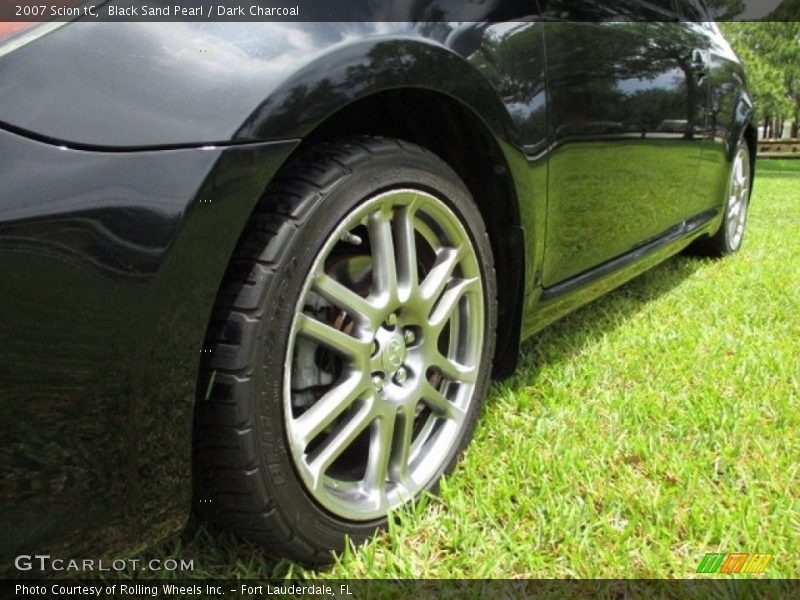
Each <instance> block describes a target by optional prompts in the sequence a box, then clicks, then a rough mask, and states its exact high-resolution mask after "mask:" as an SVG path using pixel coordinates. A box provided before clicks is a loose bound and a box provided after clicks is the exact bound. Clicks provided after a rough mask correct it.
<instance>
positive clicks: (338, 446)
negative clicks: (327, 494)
mask: <svg viewBox="0 0 800 600" xmlns="http://www.w3.org/2000/svg"><path fill="white" fill-rule="evenodd" d="M373 405H374V400H372V399H371V400H369V401H367V402H365V403H364V404H363V406H361V407H359V409H358V411H357V412H356V413H355V414H354V415H352V416H351V417H350V418H349V419H347V420H346V421H345V422H343V423H342V424H341V425H340V426H339V427H338V428H337V429H336V431H335V432H334V433H332V434H331V435H330V437H328V438H327V439H326V440H325V441H324V442H323V443H322V445H321V446H320V448H319V449H317V450H316V451H315V452H314V458H313V459H312V460H311V462H310V463H308V468H309V470H310V471H311V473H312V474H313V477H314V487H317V486H319V485H320V484H321V482H322V477H323V475H325V472H326V471H327V470H328V468H329V467H330V466H331V464H332V463H333V461H335V460H336V459H337V458H339V457H340V456H341V455H342V452H344V451H345V450H347V449H348V448H349V447H350V446H351V445H352V443H353V442H354V441H355V440H356V438H357V437H358V436H359V435H361V432H362V431H364V429H366V427H367V426H368V425H369V424H370V423H371V422H372V421H373V420H374V419H375V415H374V413H373Z"/></svg>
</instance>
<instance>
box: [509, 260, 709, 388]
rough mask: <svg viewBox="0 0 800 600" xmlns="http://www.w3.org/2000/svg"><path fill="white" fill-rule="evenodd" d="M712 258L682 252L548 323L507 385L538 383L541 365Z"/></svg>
mask: <svg viewBox="0 0 800 600" xmlns="http://www.w3.org/2000/svg"><path fill="white" fill-rule="evenodd" d="M707 261H708V259H703V258H699V257H695V256H691V255H688V254H679V255H677V256H674V257H672V258H670V259H668V260H667V261H665V262H663V263H661V264H659V265H657V266H655V267H653V268H652V269H650V270H648V271H646V272H645V273H643V274H641V275H639V276H638V277H636V278H634V279H632V280H631V281H629V282H628V283H626V284H624V285H622V286H621V287H619V288H617V289H615V290H613V291H611V292H609V293H608V294H605V295H603V296H601V297H600V298H598V299H596V300H594V301H592V302H590V303H589V304H587V305H585V306H583V307H581V308H579V309H577V310H576V311H575V312H572V313H570V314H568V315H566V316H565V317H563V318H561V319H560V320H558V321H556V322H555V323H552V324H551V325H549V326H547V327H546V328H544V329H543V330H541V331H540V332H538V333H537V334H535V335H534V336H533V337H532V338H530V339H529V340H527V341H525V342H524V343H523V344H522V348H521V353H520V359H519V364H518V365H517V373H516V375H515V376H514V377H512V378H511V379H510V380H508V381H507V382H505V383H504V385H505V386H514V385H534V384H535V383H536V378H537V376H538V369H537V368H536V367H537V366H538V365H542V364H553V363H559V362H563V361H566V360H568V359H569V358H571V357H573V356H575V355H576V354H579V353H580V352H581V351H582V349H583V348H584V347H585V346H586V345H587V344H591V343H592V342H593V341H595V340H596V339H598V338H599V337H602V336H603V335H606V334H608V333H609V332H612V331H614V330H615V329H617V328H618V327H620V326H621V325H623V324H624V323H625V322H626V321H627V320H628V319H630V318H631V317H633V316H634V315H636V314H638V313H640V312H641V311H642V310H644V309H645V307H646V306H647V305H648V304H649V303H650V302H652V301H654V300H657V299H658V298H660V297H661V296H663V295H664V294H666V293H668V292H669V291H671V290H673V289H674V288H676V287H678V286H679V285H680V284H681V283H683V282H684V281H685V280H686V279H688V278H689V277H691V276H692V275H693V274H694V273H695V272H696V271H697V270H698V269H699V268H700V267H702V265H703V264H706V262H707Z"/></svg>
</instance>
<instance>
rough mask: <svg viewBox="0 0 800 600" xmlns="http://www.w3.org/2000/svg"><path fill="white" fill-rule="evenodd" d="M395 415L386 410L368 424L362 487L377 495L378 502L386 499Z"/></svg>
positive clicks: (383, 501)
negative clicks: (366, 456) (368, 436)
mask: <svg viewBox="0 0 800 600" xmlns="http://www.w3.org/2000/svg"><path fill="white" fill-rule="evenodd" d="M394 423H395V415H394V413H393V412H391V411H388V412H387V414H384V415H381V416H380V417H378V418H377V419H375V420H374V421H373V422H372V425H371V426H370V429H371V431H370V442H369V457H368V459H367V468H366V471H365V473H364V482H363V485H364V489H365V490H366V491H367V492H368V493H369V494H371V495H373V496H375V495H377V496H378V498H377V500H378V502H379V504H381V505H382V504H384V503H385V502H386V501H387V500H386V476H387V475H388V473H389V458H390V456H391V452H392V437H393V436H394Z"/></svg>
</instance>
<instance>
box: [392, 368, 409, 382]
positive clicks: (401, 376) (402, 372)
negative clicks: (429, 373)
mask: <svg viewBox="0 0 800 600" xmlns="http://www.w3.org/2000/svg"><path fill="white" fill-rule="evenodd" d="M406 379H408V371H406V368H405V367H400V368H399V369H397V372H396V373H395V374H394V381H395V383H404V382H405V380H406Z"/></svg>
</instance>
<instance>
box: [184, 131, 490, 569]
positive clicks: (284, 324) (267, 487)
mask: <svg viewBox="0 0 800 600" xmlns="http://www.w3.org/2000/svg"><path fill="white" fill-rule="evenodd" d="M408 186H411V187H413V188H415V189H418V190H420V189H421V190H425V191H427V192H428V193H430V194H431V195H433V196H435V197H436V198H438V199H439V200H441V201H443V202H444V203H445V204H446V205H447V206H448V207H449V208H450V209H451V210H452V212H453V213H454V214H456V215H457V216H458V219H459V220H460V222H461V223H462V224H463V227H464V229H465V230H466V231H467V232H468V233H469V237H470V239H471V242H472V247H473V249H474V251H475V255H476V259H477V264H479V265H480V273H481V278H482V282H483V284H482V296H483V306H484V307H485V319H484V334H483V348H484V350H483V353H482V354H481V355H480V361H479V365H478V368H477V376H476V379H477V381H476V383H475V384H474V392H473V400H472V401H471V403H470V404H469V406H470V409H469V411H468V414H467V415H466V418H465V420H464V422H465V423H466V425H465V426H464V427H463V434H462V435H461V436H460V438H458V441H457V443H454V444H453V447H452V449H451V450H450V453H449V455H448V456H447V459H446V461H445V462H444V463H443V465H442V468H441V469H439V471H438V472H437V474H436V476H435V477H433V479H432V480H431V481H430V482H429V483H428V484H427V485H426V486H425V489H426V490H433V491H435V489H436V485H437V482H438V480H439V479H440V478H441V475H443V474H445V473H447V472H449V471H450V470H451V469H452V468H453V467H454V465H455V463H456V462H457V460H458V457H459V455H460V453H461V451H462V450H463V449H464V447H465V446H466V445H467V444H468V442H469V440H470V438H471V437H472V433H473V430H474V427H475V424H476V420H477V418H478V416H479V413H480V410H481V406H482V399H483V396H484V395H485V392H486V389H487V386H488V384H489V377H490V371H491V362H492V359H493V352H494V345H495V329H496V322H497V308H496V284H495V272H494V266H493V262H492V253H491V248H490V244H489V239H488V234H487V232H486V228H485V225H484V223H483V220H482V218H481V215H480V212H479V211H478V209H477V207H476V205H475V203H474V202H473V200H472V198H471V196H470V193H469V191H468V190H467V188H466V186H465V185H464V184H463V183H462V182H461V180H460V179H459V178H458V176H457V175H456V174H455V173H454V172H453V171H452V170H451V169H450V168H449V166H448V165H447V164H445V163H444V162H443V161H442V160H440V159H439V158H438V157H436V156H434V155H433V154H431V153H430V152H428V151H426V150H424V149H422V148H420V147H418V146H415V145H412V144H409V143H405V142H401V141H398V140H392V139H385V138H375V137H358V138H350V139H345V140H341V141H337V142H334V143H325V144H322V145H319V146H318V147H316V148H313V149H311V150H309V151H306V152H304V153H302V154H301V155H300V156H298V157H297V158H295V159H293V160H292V161H291V163H290V164H289V165H288V166H287V167H285V168H284V169H282V171H281V173H280V174H279V176H278V177H277V178H276V180H275V181H274V182H273V183H272V184H271V185H270V186H269V189H268V190H267V192H266V194H265V196H264V198H263V199H262V201H261V202H260V203H259V206H258V208H257V209H256V212H255V213H254V214H253V216H252V218H251V219H250V222H249V224H248V225H247V227H246V230H245V231H244V233H243V235H242V237H241V240H240V242H239V244H238V247H237V249H236V251H235V254H234V256H233V258H232V260H231V262H230V266H229V268H228V271H227V273H226V276H225V279H224V282H223V284H222V287H221V290H220V292H219V295H218V299H217V303H216V307H215V310H214V313H213V318H212V323H211V325H210V326H209V332H208V335H207V340H206V348H209V349H211V353H210V354H208V355H207V356H206V358H205V359H204V365H203V369H202V372H201V374H200V378H199V385H198V400H197V408H196V417H195V440H194V444H195V456H194V460H195V464H194V476H195V506H196V508H197V510H198V512H199V513H200V514H201V516H203V517H205V518H207V519H208V520H210V521H211V522H212V523H213V524H214V525H216V526H218V527H221V528H223V529H225V530H229V531H233V532H235V533H237V534H240V535H242V536H244V537H246V538H248V539H249V540H251V541H253V542H255V543H257V544H259V545H261V546H263V547H264V548H265V549H267V551H268V552H269V553H271V554H273V555H275V556H280V557H290V558H293V559H296V560H300V561H302V562H304V563H307V564H322V563H326V562H329V561H330V560H331V558H332V555H331V551H341V550H342V549H343V548H344V544H345V539H346V537H349V538H350V539H351V540H353V541H354V542H356V543H358V542H361V541H363V540H365V539H367V538H368V537H370V536H371V535H372V534H373V533H374V532H375V531H376V529H377V528H380V527H383V526H384V525H385V524H386V519H387V517H386V516H385V515H383V516H379V517H377V518H371V519H368V520H351V519H346V518H343V517H342V516H340V515H337V514H334V513H333V512H332V511H331V510H328V509H326V508H325V507H323V506H322V505H321V504H320V503H319V502H318V501H317V500H316V499H315V497H314V496H313V495H312V494H311V493H310V492H309V489H308V488H307V487H306V485H305V484H304V483H303V480H302V478H301V477H300V474H299V472H298V466H297V464H296V463H295V460H294V459H293V457H292V453H291V451H290V449H289V441H288V437H287V436H288V433H287V427H288V426H287V423H286V419H285V414H284V412H285V410H286V409H285V408H284V407H285V405H284V395H283V394H284V381H283V379H284V367H285V365H284V359H285V356H286V354H287V352H288V348H289V340H290V329H291V327H292V322H293V319H294V318H295V315H296V313H295V309H296V304H297V302H298V299H299V298H300V297H301V294H302V293H303V289H304V287H303V286H304V283H305V282H306V279H307V276H308V274H309V270H310V269H311V268H312V265H314V264H316V263H315V260H316V259H317V256H318V254H319V253H320V251H321V248H322V246H323V243H324V241H325V240H326V239H327V238H328V237H329V236H330V235H331V234H332V232H333V231H334V229H335V228H336V227H337V224H338V223H339V222H340V221H342V219H344V218H345V216H346V215H348V214H351V211H353V210H354V209H355V208H356V207H357V206H359V205H360V204H361V203H363V202H364V201H365V200H367V199H369V198H372V197H374V196H375V195H376V194H379V193H381V192H384V191H386V190H392V189H398V188H405V187H408ZM306 289H307V288H306ZM437 345H438V341H437ZM290 401H291V400H290Z"/></svg>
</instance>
